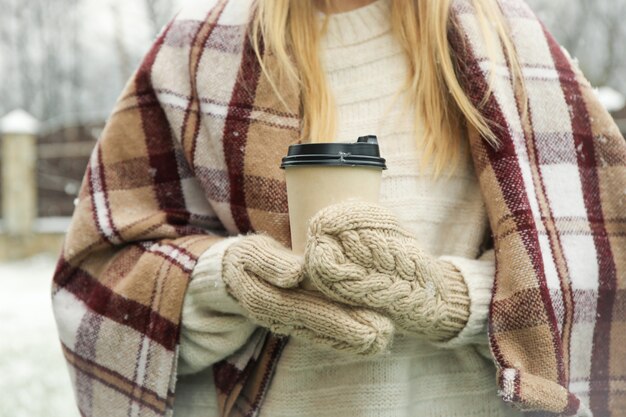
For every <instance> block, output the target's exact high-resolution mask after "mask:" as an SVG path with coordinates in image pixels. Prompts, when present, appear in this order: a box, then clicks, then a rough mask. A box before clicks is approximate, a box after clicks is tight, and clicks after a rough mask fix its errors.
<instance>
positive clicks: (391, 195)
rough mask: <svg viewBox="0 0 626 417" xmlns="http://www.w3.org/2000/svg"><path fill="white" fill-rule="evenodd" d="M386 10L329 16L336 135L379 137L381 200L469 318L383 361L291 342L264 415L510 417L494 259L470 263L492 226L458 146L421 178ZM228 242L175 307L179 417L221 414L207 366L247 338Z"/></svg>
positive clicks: (207, 258)
mask: <svg viewBox="0 0 626 417" xmlns="http://www.w3.org/2000/svg"><path fill="white" fill-rule="evenodd" d="M389 5H390V0H377V1H376V2H374V3H372V4H370V5H368V6H365V7H362V8H359V9H357V10H354V11H351V12H347V13H341V14H335V15H332V16H331V17H330V18H329V22H328V23H329V24H328V31H327V33H326V34H325V36H324V38H323V42H322V51H321V53H322V59H323V61H324V62H323V63H324V68H325V71H326V75H327V80H328V82H329V84H330V86H331V88H332V91H333V93H334V96H335V99H336V102H337V105H338V122H339V126H338V127H339V131H338V135H337V138H338V139H339V140H342V141H352V140H355V139H356V137H357V136H360V135H364V134H376V135H378V137H379V142H380V147H381V154H382V156H383V157H385V158H386V159H387V166H388V168H389V169H388V170H387V171H384V173H383V182H382V189H381V203H382V204H384V205H387V206H388V207H390V208H391V209H392V210H393V211H394V212H395V213H396V214H397V216H398V217H399V219H400V221H401V222H402V224H403V225H404V226H405V227H406V228H408V229H409V230H411V231H412V232H413V233H414V234H415V236H416V237H417V238H418V240H419V241H420V243H421V244H422V245H423V247H424V249H425V250H427V251H429V252H430V253H431V254H432V255H435V256H441V257H442V258H443V259H446V260H448V261H450V262H452V263H453V264H454V265H455V266H456V267H457V268H458V269H459V270H460V271H461V272H462V273H463V276H464V278H465V281H466V283H467V284H468V287H469V293H470V297H471V306H470V308H471V313H470V319H469V322H468V324H467V326H466V328H465V329H464V330H463V331H462V332H461V333H460V334H459V335H458V337H456V338H455V339H453V340H452V341H450V342H448V343H446V344H445V346H434V345H431V344H428V343H426V342H424V341H421V340H420V339H418V338H414V337H408V336H403V335H398V336H396V338H395V340H394V343H393V347H392V350H391V352H390V353H389V354H387V355H383V356H381V357H375V358H369V359H363V358H361V357H355V356H350V355H347V354H342V353H337V352H334V351H330V350H327V349H322V348H317V347H315V346H311V345H310V344H309V343H307V342H305V341H303V340H298V339H296V338H292V339H291V340H290V342H289V343H288V345H287V346H286V348H285V350H284V352H283V354H282V356H281V359H280V361H279V364H278V366H277V370H276V374H275V376H274V378H273V381H272V383H271V386H270V389H269V391H268V394H267V397H266V400H265V403H264V406H263V408H262V411H261V416H262V417H279V416H285V417H287V416H289V417H295V416H301V417H309V416H390V417H391V416H393V417H408V416H423V417H428V416H446V417H450V416H484V417H491V416H515V415H518V413H517V412H515V411H513V410H511V409H509V408H508V407H507V406H505V405H504V404H503V403H502V402H501V400H500V399H498V397H497V395H496V383H495V369H494V365H493V363H492V361H491V360H490V358H489V352H488V349H487V333H486V320H487V311H488V304H489V299H490V291H491V287H492V284H493V279H494V263H493V254H492V253H491V252H487V253H486V254H484V255H483V256H482V257H481V258H480V259H478V260H476V258H477V257H478V256H479V255H480V247H481V243H482V242H483V240H484V238H485V237H486V234H487V233H488V223H487V216H486V212H485V208H484V204H483V201H482V197H481V194H480V190H479V188H478V183H477V180H476V177H475V175H474V171H473V168H472V165H471V159H470V157H469V155H468V154H467V151H466V150H464V153H463V158H462V163H461V164H460V167H458V169H457V170H456V171H455V172H454V173H453V174H452V176H450V177H448V176H446V175H445V174H444V175H443V176H441V177H440V178H439V179H437V180H434V179H433V178H432V177H431V176H430V175H429V174H428V169H426V170H420V164H421V151H420V148H419V146H418V142H417V140H416V136H415V134H414V133H413V132H414V127H415V128H417V131H418V132H419V129H420V123H419V121H415V120H414V117H413V112H412V111H411V110H410V109H408V110H406V109H405V107H404V104H403V103H404V102H405V101H404V96H403V94H402V89H403V87H404V81H405V79H406V75H407V73H406V71H407V65H406V61H405V57H404V55H403V54H402V51H401V48H400V45H399V44H398V42H397V41H396V40H395V39H394V38H393V36H392V34H391V31H390V29H391V27H390V21H389ZM236 239H238V238H237V237H235V238H230V239H227V240H225V241H223V242H221V243H220V244H217V245H215V246H213V247H212V248H211V249H209V250H208V251H207V252H206V253H205V254H204V255H203V256H202V257H201V259H200V262H199V263H198V265H197V267H196V269H195V271H194V274H193V277H192V282H191V284H190V288H189V290H188V293H187V297H186V300H185V304H184V310H183V319H182V324H183V329H182V341H181V352H180V353H181V363H180V374H181V377H180V378H179V382H178V386H177V399H176V404H175V416H178V417H180V416H193V417H196V416H198V417H199V416H205V417H208V416H214V415H217V412H216V399H215V391H214V390H215V389H214V387H213V380H212V374H211V368H210V365H211V364H212V363H215V362H216V361H219V360H221V359H223V358H225V357H226V356H228V355H230V354H231V353H233V352H234V351H236V350H237V349H238V348H239V347H241V346H242V345H243V344H244V343H245V341H246V340H247V338H248V337H249V336H250V335H251V334H252V332H253V331H254V330H255V326H254V325H253V324H252V323H250V321H248V319H247V318H246V317H245V313H244V311H243V310H242V309H241V308H240V307H239V306H238V305H237V303H236V302H235V301H234V300H233V299H232V298H231V297H230V296H229V295H228V294H227V293H226V291H225V289H224V284H223V282H222V280H221V276H220V275H221V257H222V254H223V252H224V250H225V249H226V248H227V247H228V245H229V244H231V243H232V242H233V241H234V240H236ZM480 353H482V355H481V354H480Z"/></svg>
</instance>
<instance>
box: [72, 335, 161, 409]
mask: <svg viewBox="0 0 626 417" xmlns="http://www.w3.org/2000/svg"><path fill="white" fill-rule="evenodd" d="M61 349H62V350H63V355H64V356H65V358H66V359H67V362H68V363H69V364H70V365H72V366H73V367H74V368H76V371H77V373H84V374H86V375H88V376H89V378H90V379H93V380H95V381H98V382H99V383H101V384H102V385H105V386H107V387H109V388H111V389H113V390H115V391H116V392H119V393H120V394H122V395H125V396H127V397H128V399H129V400H131V401H133V402H135V403H138V404H140V405H141V406H142V407H147V408H149V409H151V410H153V411H154V412H156V413H157V414H163V413H164V412H165V409H166V408H167V407H168V400H169V396H168V398H167V399H163V398H162V397H160V396H159V394H157V393H156V392H154V391H152V390H150V389H148V388H146V387H145V386H141V385H137V384H135V383H134V382H133V381H131V380H129V379H128V378H126V377H125V376H124V375H122V374H120V373H118V372H115V371H113V370H111V369H109V368H106V367H104V366H102V365H99V364H97V363H96V362H94V361H92V360H90V359H87V358H84V357H82V356H80V355H78V354H77V353H76V352H73V351H72V350H71V349H70V348H68V347H67V346H66V345H65V344H63V343H61Z"/></svg>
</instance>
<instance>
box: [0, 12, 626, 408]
mask: <svg viewBox="0 0 626 417" xmlns="http://www.w3.org/2000/svg"><path fill="white" fill-rule="evenodd" d="M192 1H194V0H134V1H122V0H0V10H2V13H0V140H1V141H2V146H0V172H1V174H0V179H1V180H2V182H1V183H0V184H2V185H0V201H1V202H2V204H1V205H0V207H2V212H1V213H2V216H1V218H2V220H1V221H0V286H1V287H0V288H1V289H0V334H2V338H1V339H0V375H1V376H0V392H1V393H2V395H0V417H5V416H6V417H9V416H10V417H21V416H52V417H54V416H63V417H66V416H67V417H74V416H77V415H78V413H77V412H76V411H75V408H74V403H73V398H72V395H73V394H72V392H71V387H70V383H69V378H68V376H67V374H66V370H65V364H64V362H63V359H62V356H61V352H60V348H59V343H58V342H57V339H56V330H55V325H54V320H53V318H52V314H51V307H50V301H49V298H50V297H49V288H50V278H51V274H52V271H53V269H54V263H55V257H56V254H57V253H58V251H59V248H60V244H61V240H62V236H63V233H64V231H65V230H66V228H67V225H68V223H69V216H71V214H72V209H73V201H74V199H75V198H76V195H77V192H78V190H79V188H80V183H81V180H82V176H83V173H84V170H85V166H86V164H87V160H88V157H89V154H90V152H91V149H92V148H93V146H94V144H95V141H96V139H97V138H98V136H99V134H100V132H101V131H102V128H103V126H104V124H105V122H106V119H107V116H108V115H109V113H110V111H111V109H112V107H113V104H114V102H115V100H116V98H117V96H118V95H119V93H120V92H121V90H122V88H123V86H124V83H125V82H126V80H127V79H128V78H129V77H130V75H131V74H132V72H133V70H134V68H135V67H136V66H137V65H138V63H139V61H140V59H141V57H142V56H143V54H144V53H145V52H146V51H147V48H148V47H149V46H150V44H151V42H152V41H153V40H154V38H155V36H156V35H157V33H158V32H159V31H160V29H161V27H162V26H163V24H165V23H166V22H167V20H169V18H171V17H172V16H173V15H174V14H175V13H176V11H177V10H179V9H180V7H182V6H184V4H185V3H191V2H192ZM395 1H401V0H395ZM528 1H529V3H530V4H531V6H532V7H533V8H534V10H535V11H536V12H537V14H538V15H539V16H540V17H541V18H542V19H543V20H544V22H545V23H546V25H547V27H548V28H549V29H550V30H551V31H552V32H553V34H554V35H555V36H556V38H557V39H558V40H559V41H560V42H561V43H562V44H563V45H564V46H565V47H566V48H567V49H568V50H569V52H570V54H571V55H572V56H574V57H575V58H576V59H578V61H579V65H580V67H581V68H582V70H583V72H584V73H585V74H586V75H587V77H588V78H589V80H590V81H591V83H592V84H593V85H594V86H595V87H597V89H598V90H597V91H598V94H599V95H600V97H601V99H602V101H603V103H604V104H605V106H606V107H607V108H608V109H609V110H610V111H611V112H612V114H613V115H614V118H615V119H616V120H617V121H618V123H619V125H620V128H621V130H622V131H623V132H625V131H626V110H625V106H626V101H625V99H624V94H626V51H625V50H624V45H626V0H528Z"/></svg>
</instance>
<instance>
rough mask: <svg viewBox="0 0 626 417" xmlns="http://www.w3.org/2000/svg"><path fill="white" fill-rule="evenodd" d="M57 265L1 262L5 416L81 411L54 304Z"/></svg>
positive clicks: (0, 373) (1, 414) (61, 416)
mask: <svg viewBox="0 0 626 417" xmlns="http://www.w3.org/2000/svg"><path fill="white" fill-rule="evenodd" d="M54 264H55V260H54V259H53V258H52V257H50V256H43V255H42V256H37V257H34V258H31V259H28V260H24V261H19V262H10V263H5V264H0V335H2V336H1V338H0V393H1V394H0V417H77V416H78V412H77V411H76V407H75V405H74V398H73V393H72V389H71V386H70V381H69V376H68V374H67V370H66V367H65V362H64V359H63V356H62V354H61V349H60V345H59V341H58V339H57V336H56V327H55V323H54V318H53V316H52V307H51V304H50V283H51V277H52V271H53V270H54Z"/></svg>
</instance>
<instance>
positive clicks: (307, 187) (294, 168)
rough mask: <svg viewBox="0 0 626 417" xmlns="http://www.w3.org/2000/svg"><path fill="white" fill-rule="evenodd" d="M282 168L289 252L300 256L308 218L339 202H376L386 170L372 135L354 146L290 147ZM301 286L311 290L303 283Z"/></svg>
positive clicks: (309, 285) (308, 145)
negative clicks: (286, 207) (289, 236)
mask: <svg viewBox="0 0 626 417" xmlns="http://www.w3.org/2000/svg"><path fill="white" fill-rule="evenodd" d="M281 168H283V169H285V178H286V181H287V203H288V205H289V223H290V228H291V249H292V250H293V251H294V252H295V253H299V254H303V253H304V249H305V245H306V232H307V227H308V223H309V220H310V219H311V217H313V216H314V215H315V214H316V213H317V212H318V211H319V210H321V209H323V208H324V207H328V206H330V205H332V204H336V203H340V202H345V201H364V202H371V203H376V202H378V199H379V195H380V183H381V178H382V171H383V170H384V169H387V168H386V166H385V159H384V158H381V156H380V151H379V147H378V140H377V138H376V136H372V135H370V136H362V137H360V138H358V141H357V142H356V143H306V144H298V145H292V146H290V147H289V151H288V153H287V156H285V157H284V158H283V160H282V164H281ZM302 286H303V288H307V289H314V288H313V287H312V285H311V284H310V283H309V282H306V281H305V282H304V283H303V285H302Z"/></svg>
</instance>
